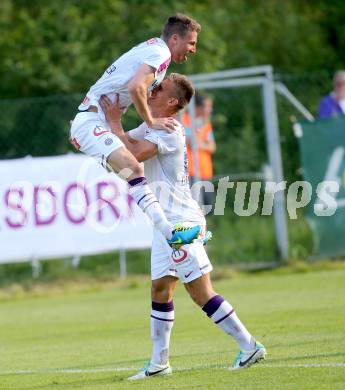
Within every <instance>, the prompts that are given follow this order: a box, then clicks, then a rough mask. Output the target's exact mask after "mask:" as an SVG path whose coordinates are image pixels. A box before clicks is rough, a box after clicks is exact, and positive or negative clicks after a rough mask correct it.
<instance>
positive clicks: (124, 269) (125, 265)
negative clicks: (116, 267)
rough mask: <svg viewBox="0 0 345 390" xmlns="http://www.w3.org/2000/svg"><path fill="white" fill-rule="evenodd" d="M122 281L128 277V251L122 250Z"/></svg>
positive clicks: (120, 251) (120, 253)
mask: <svg viewBox="0 0 345 390" xmlns="http://www.w3.org/2000/svg"><path fill="white" fill-rule="evenodd" d="M119 255H120V279H126V276H127V260H126V249H123V248H120V250H119Z"/></svg>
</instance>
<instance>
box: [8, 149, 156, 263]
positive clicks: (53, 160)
mask: <svg viewBox="0 0 345 390" xmlns="http://www.w3.org/2000/svg"><path fill="white" fill-rule="evenodd" d="M0 202H1V203H0V263H11V262H16V261H26V260H32V259H48V258H58V257H63V256H72V255H86V254H93V253H100V252H107V251H112V250H116V249H135V248H147V247H149V246H150V245H151V239H152V227H151V224H150V222H149V221H148V219H147V217H146V216H145V215H144V214H143V213H142V211H141V210H140V209H139V208H138V206H137V205H136V204H135V202H134V201H133V199H132V198H131V197H130V196H129V195H128V189H127V183H125V182H124V181H122V180H121V179H119V178H118V177H117V176H116V175H114V174H113V173H111V174H110V173H108V172H106V171H105V170H104V168H102V167H101V166H100V165H99V164H98V163H97V162H96V161H95V160H93V159H92V158H87V157H85V156H83V155H81V154H73V153H71V154H67V155H64V156H56V157H39V158H32V157H26V158H22V159H16V160H0Z"/></svg>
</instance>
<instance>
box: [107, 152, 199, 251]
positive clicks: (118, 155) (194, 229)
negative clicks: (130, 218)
mask: <svg viewBox="0 0 345 390" xmlns="http://www.w3.org/2000/svg"><path fill="white" fill-rule="evenodd" d="M107 164H108V165H110V167H111V168H112V169H113V170H114V171H115V173H117V174H119V175H120V176H121V177H122V178H123V179H125V180H127V182H128V184H129V193H130V195H131V196H132V197H133V199H134V200H135V201H136V203H137V204H138V206H139V207H140V208H141V209H142V210H143V211H144V212H145V213H146V215H147V216H148V217H149V218H150V219H151V221H152V223H153V224H154V226H155V227H156V228H157V229H158V230H159V231H160V232H161V233H162V234H163V235H164V236H165V238H166V239H167V240H168V241H169V242H170V243H172V244H174V243H175V242H177V243H179V244H180V245H181V244H184V243H190V242H192V241H193V240H194V239H195V238H197V237H198V235H199V233H200V230H201V227H200V226H190V227H184V228H183V229H182V228H180V227H179V226H178V227H176V226H174V225H173V224H171V223H170V222H169V221H168V220H167V218H166V216H165V214H164V211H163V209H162V207H161V206H160V204H159V202H158V199H157V198H156V195H155V194H154V193H153V192H152V191H151V189H150V187H149V185H148V184H147V181H146V178H145V176H144V168H143V165H142V164H140V163H139V162H138V161H137V160H136V158H135V157H134V156H133V155H132V153H131V152H130V151H129V150H128V149H126V148H125V147H121V148H118V149H116V150H114V151H113V152H112V153H110V154H109V156H108V157H107Z"/></svg>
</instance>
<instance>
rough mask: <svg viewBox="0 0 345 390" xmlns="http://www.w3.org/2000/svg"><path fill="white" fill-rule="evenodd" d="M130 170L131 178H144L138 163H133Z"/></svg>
mask: <svg viewBox="0 0 345 390" xmlns="http://www.w3.org/2000/svg"><path fill="white" fill-rule="evenodd" d="M130 169H131V170H132V172H133V173H132V176H135V177H141V176H144V168H143V166H142V165H141V164H139V163H138V162H134V163H133V164H132V167H131V168H130Z"/></svg>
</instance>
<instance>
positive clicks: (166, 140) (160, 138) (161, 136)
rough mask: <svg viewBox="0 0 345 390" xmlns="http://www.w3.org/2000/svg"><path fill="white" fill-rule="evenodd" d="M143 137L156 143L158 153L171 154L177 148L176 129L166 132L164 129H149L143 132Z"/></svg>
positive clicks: (177, 136) (177, 135)
mask: <svg viewBox="0 0 345 390" xmlns="http://www.w3.org/2000/svg"><path fill="white" fill-rule="evenodd" d="M145 139H146V140H147V141H149V142H151V143H153V144H156V145H157V147H158V153H159V154H171V153H174V152H176V151H177V149H178V143H179V134H178V131H174V132H172V133H168V132H167V131H165V130H155V129H149V131H147V132H146V134H145Z"/></svg>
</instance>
